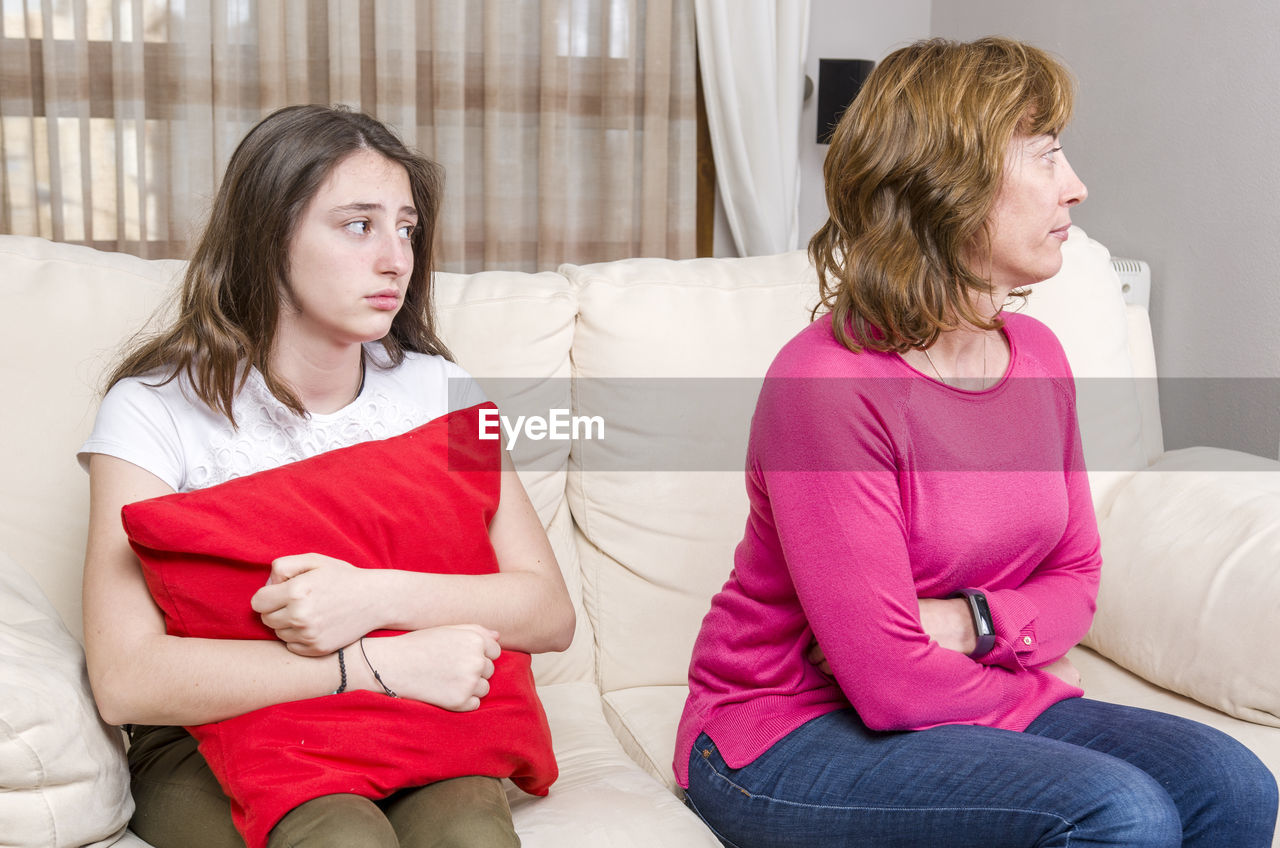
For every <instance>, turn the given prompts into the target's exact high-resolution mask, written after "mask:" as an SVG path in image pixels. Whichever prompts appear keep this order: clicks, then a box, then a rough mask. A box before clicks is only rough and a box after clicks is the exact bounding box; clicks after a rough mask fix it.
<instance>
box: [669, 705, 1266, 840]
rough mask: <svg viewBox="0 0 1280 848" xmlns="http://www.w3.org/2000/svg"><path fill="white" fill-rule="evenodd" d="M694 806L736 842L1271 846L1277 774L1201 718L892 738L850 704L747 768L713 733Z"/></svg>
mask: <svg viewBox="0 0 1280 848" xmlns="http://www.w3.org/2000/svg"><path fill="white" fill-rule="evenodd" d="M687 803H688V804H689V806H690V807H692V808H693V810H694V811H695V812H696V813H697V814H698V815H699V816H701V817H702V819H703V821H705V822H706V823H707V824H708V825H709V826H710V827H711V829H712V830H713V831H715V833H716V835H717V836H718V837H719V838H720V841H721V842H723V843H724V844H725V845H728V846H733V848H781V846H794V847H795V848H819V846H875V847H876V848H893V847H894V846H901V847H902V848H906V846H929V848H937V846H945V848H971V847H972V848H1001V847H1002V846H1008V848H1033V846H1035V848H1039V847H1040V846H1071V848H1083V846H1098V845H1109V846H1125V848H1148V846H1151V848H1154V846H1161V848H1176V846H1199V847H1200V848H1209V846H1219V848H1267V846H1270V845H1271V840H1272V835H1273V833H1274V830H1275V825H1276V781H1275V778H1274V776H1272V774H1271V772H1270V771H1269V770H1268V769H1267V767H1266V766H1264V765H1263V764H1262V763H1261V762H1260V761H1259V760H1258V758H1257V757H1256V756H1255V755H1254V754H1253V752H1251V751H1250V750H1249V749H1247V748H1245V747H1244V746H1243V745H1241V744H1239V743H1238V742H1236V741H1235V740H1234V739H1232V738H1231V737H1229V736H1227V735H1226V734H1224V733H1220V732H1219V731H1217V730H1214V729H1212V728H1210V727H1207V726H1205V725H1202V724H1199V723H1197V722H1193V721H1188V720H1186V719H1182V718H1177V717H1175V716H1169V715H1165V714H1163V713H1156V712H1151V711H1149V710H1140V709H1136V708H1134V707H1124V706H1119V705H1117V704H1108V703H1103V702H1101V701H1089V700H1085V699H1082V698H1073V699H1070V700H1066V701H1062V702H1061V703H1058V704H1055V705H1054V706H1052V707H1050V708H1049V709H1048V710H1046V711H1045V712H1044V714H1043V715H1041V716H1040V717H1039V718H1037V719H1036V720H1035V722H1033V723H1032V725H1031V726H1030V727H1029V728H1027V730H1026V731H1025V732H1023V733H1014V732H1012V731H1007V730H995V729H992V728H988V727H975V726H971V725H950V726H946V727H938V728H934V729H932V730H920V731H912V732H900V733H884V732H876V731H872V730H868V729H867V728H866V726H865V725H863V724H862V722H861V721H860V720H859V718H858V716H857V714H856V713H855V712H854V711H853V710H841V711H838V712H834V713H829V714H827V715H825V716H821V717H819V718H816V719H813V720H812V721H810V722H808V723H806V724H804V725H802V726H801V727H799V728H797V729H796V730H794V731H792V732H791V733H790V734H788V735H787V736H786V737H784V738H783V739H782V740H780V741H779V742H778V743H777V744H775V745H774V746H773V747H772V748H770V749H769V750H768V751H766V752H765V753H764V754H762V755H761V756H760V757H758V758H757V759H756V760H755V761H754V762H752V763H750V764H748V765H746V766H744V767H743V768H740V769H732V768H729V767H728V766H727V765H725V762H724V760H723V759H722V758H721V756H720V754H719V752H718V751H717V750H716V746H715V743H714V742H712V741H711V739H710V738H709V737H708V736H707V735H706V734H705V733H704V734H701V735H700V736H699V737H698V740H697V742H696V743H695V744H694V747H693V752H692V754H691V755H690V757H689V791H688V795H687Z"/></svg>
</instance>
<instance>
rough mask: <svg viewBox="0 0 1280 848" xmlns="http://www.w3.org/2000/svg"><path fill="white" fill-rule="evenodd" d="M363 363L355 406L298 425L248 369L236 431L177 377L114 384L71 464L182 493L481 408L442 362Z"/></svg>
mask: <svg viewBox="0 0 1280 848" xmlns="http://www.w3.org/2000/svg"><path fill="white" fill-rule="evenodd" d="M365 355H366V362H367V366H366V368H365V378H364V387H363V388H362V389H361V390H360V395H359V397H357V398H356V399H355V400H353V401H352V402H351V403H350V404H348V405H347V406H345V407H343V408H342V409H340V410H338V411H337V412H331V413H327V414H324V415H309V416H306V417H301V416H298V415H297V414H295V413H294V412H292V411H290V410H289V408H288V407H286V406H285V405H284V404H282V403H280V401H279V400H277V399H276V398H275V396H274V395H272V394H271V392H269V391H268V390H267V386H266V383H264V382H263V380H262V375H261V374H259V373H258V371H257V369H253V370H251V371H250V373H249V379H248V381H247V382H246V383H245V386H244V388H243V389H242V390H241V391H240V394H239V395H237V396H236V399H235V403H234V405H233V410H234V412H235V417H236V423H237V424H238V425H239V427H238V428H236V427H232V426H231V422H230V421H228V420H227V419H226V417H225V416H223V415H222V414H220V413H218V412H215V411H214V410H212V409H210V408H209V407H208V406H207V405H206V404H205V403H204V402H203V401H201V400H200V399H199V398H197V397H196V396H195V393H194V392H193V391H192V390H191V388H190V383H189V382H188V381H187V379H186V377H185V376H182V377H179V378H178V379H176V380H173V381H171V382H169V383H166V384H164V385H162V386H157V385H154V383H156V382H159V378H152V377H131V378H128V379H125V380H121V381H120V382H119V383H117V384H116V385H114V386H112V387H111V390H110V391H109V392H107V395H106V397H104V398H103V399H102V406H101V408H100V409H99V410H98V417H97V420H96V421H94V425H93V432H92V433H91V434H90V435H89V439H88V441H86V442H85V443H84V444H83V445H82V446H81V447H80V452H79V453H78V454H77V457H78V459H79V460H80V464H81V466H82V467H84V468H85V469H87V468H88V465H89V455H90V454H95V453H101V454H107V455H110V456H114V457H118V458H120V459H123V460H126V461H128V462H132V463H133V464H134V465H137V466H138V467H140V468H142V469H144V470H146V471H150V472H151V473H152V474H154V475H156V476H157V477H159V478H160V479H161V480H163V481H164V482H166V483H168V484H169V485H170V486H172V487H173V488H174V490H175V491H179V492H188V491H191V490H193V489H203V488H205V487H207V486H213V485H216V484H218V483H224V482H226V481H227V480H230V479H232V478H235V477H243V476H245V475H248V474H253V473H255V472H258V471H265V470H266V469H268V468H275V467H276V466H279V465H284V464H285V463H289V462H296V461H297V460H299V459H306V458H307V457H311V456H315V455H316V454H320V453H324V452H325V451H329V450H333V449H334V448H340V447H346V446H348V445H353V444H357V443H359V442H365V441H370V440H372V439H385V438H389V437H391V436H397V435H399V434H401V433H404V432H407V431H409V430H412V429H413V428H414V427H417V426H419V425H422V424H425V423H427V422H428V421H430V420H432V419H433V418H439V417H440V416H441V415H444V414H446V413H448V412H452V411H454V410H457V409H466V408H467V407H470V406H474V405H475V404H477V403H483V402H484V401H485V396H484V392H483V391H481V389H480V386H479V385H478V384H477V383H476V382H475V380H473V379H472V378H471V376H470V375H469V374H467V372H466V371H464V370H463V369H462V368H461V367H459V366H458V365H456V364H454V363H452V362H450V361H449V360H447V359H445V358H443V357H440V356H430V355H426V354H420V353H408V354H406V355H405V360H404V362H402V363H401V364H400V366H399V367H397V368H387V367H385V366H386V365H387V364H388V359H387V354H386V351H384V350H383V348H382V345H381V344H378V343H376V342H375V343H372V344H368V345H365Z"/></svg>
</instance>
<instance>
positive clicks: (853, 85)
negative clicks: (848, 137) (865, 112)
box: [818, 59, 876, 144]
mask: <svg viewBox="0 0 1280 848" xmlns="http://www.w3.org/2000/svg"><path fill="white" fill-rule="evenodd" d="M875 66H876V63H875V62H872V61H870V60H869V59H819V60H818V143H819V144H830V143H831V132H832V130H834V129H835V128H836V124H838V123H840V116H841V115H843V114H844V110H845V109H847V108H848V107H849V104H850V103H852V102H853V98H855V97H857V96H858V90H859V89H860V88H862V84H863V83H864V82H866V81H867V77H868V76H869V75H870V74H871V69H872V68H874V67H875Z"/></svg>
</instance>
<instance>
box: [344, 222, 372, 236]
mask: <svg viewBox="0 0 1280 848" xmlns="http://www.w3.org/2000/svg"><path fill="white" fill-rule="evenodd" d="M347 229H348V230H349V231H351V232H353V233H355V234H356V235H360V236H362V235H364V234H366V233H368V232H369V222H368V221H352V222H351V223H349V224H347Z"/></svg>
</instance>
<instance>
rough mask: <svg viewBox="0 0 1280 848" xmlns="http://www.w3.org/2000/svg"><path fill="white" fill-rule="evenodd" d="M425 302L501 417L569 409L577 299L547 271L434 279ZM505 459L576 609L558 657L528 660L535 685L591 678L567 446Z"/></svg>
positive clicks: (552, 442)
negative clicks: (432, 302)
mask: <svg viewBox="0 0 1280 848" xmlns="http://www.w3.org/2000/svg"><path fill="white" fill-rule="evenodd" d="M435 298H436V313H437V315H438V316H439V320H440V334H441V336H442V337H443V338H444V341H445V343H446V344H447V345H449V347H450V349H451V350H452V352H453V354H454V356H455V357H457V360H458V364H459V365H461V366H462V367H463V368H465V369H466V370H467V371H468V372H469V373H470V374H471V376H473V377H475V378H476V380H477V382H479V384H480V387H481V388H482V389H484V391H485V393H486V395H487V396H488V397H489V399H490V400H492V401H493V402H494V403H496V404H497V405H498V407H499V409H500V411H501V412H502V413H503V414H504V415H507V416H517V415H519V414H526V413H529V414H532V413H533V412H537V411H539V410H541V411H542V412H543V413H544V414H545V412H546V411H548V410H552V409H565V410H567V409H569V408H570V407H571V406H572V400H571V396H570V392H571V383H570V379H569V378H570V363H569V351H570V347H571V345H572V343H573V334H574V327H575V323H576V320H577V315H578V293H577V290H576V289H575V288H574V286H573V285H571V284H570V282H569V281H568V280H567V279H565V278H564V277H563V276H561V275H560V274H555V273H551V272H544V273H540V274H523V273H519V272H515V271H484V272H481V273H478V274H470V275H467V274H447V273H438V274H436V277H435ZM500 435H502V434H501V433H500ZM503 443H504V444H506V440H505V439H503ZM511 456H512V460H513V462H514V463H515V466H516V468H517V470H519V472H520V478H521V480H522V481H523V482H524V485H525V488H526V489H527V490H528V492H529V498H530V500H532V501H533V506H534V509H536V510H537V511H538V516H539V517H540V518H541V519H542V523H543V526H545V527H546V528H547V536H548V537H549V538H550V540H551V547H552V549H553V550H554V551H555V554H556V559H557V561H558V562H559V563H560V569H561V571H562V572H563V573H564V578H565V585H566V586H567V587H568V589H569V596H570V597H571V598H572V599H573V605H574V610H575V611H576V612H577V629H576V630H575V631H574V635H573V644H572V645H570V646H569V649H568V650H567V651H565V652H563V653H560V654H538V655H537V656H535V657H534V658H533V669H534V675H535V677H536V678H537V680H538V682H539V683H560V682H564V681H568V680H592V679H593V677H594V673H595V672H594V669H595V654H594V649H593V642H594V635H593V633H592V631H591V620H590V618H589V617H588V616H587V614H586V612H585V610H584V609H583V606H582V579H581V576H580V569H579V568H578V550H577V547H576V546H575V545H574V543H573V527H572V524H573V522H572V519H571V517H570V514H569V507H568V504H567V503H566V501H565V478H566V475H567V473H568V467H569V442H568V441H565V440H558V439H529V438H520V439H517V440H516V441H515V443H514V445H513V449H512V451H511Z"/></svg>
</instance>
